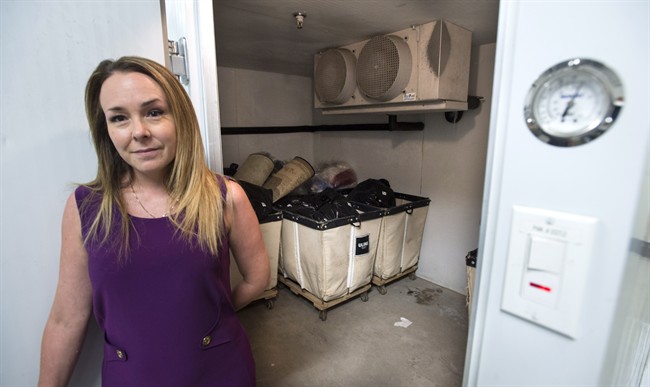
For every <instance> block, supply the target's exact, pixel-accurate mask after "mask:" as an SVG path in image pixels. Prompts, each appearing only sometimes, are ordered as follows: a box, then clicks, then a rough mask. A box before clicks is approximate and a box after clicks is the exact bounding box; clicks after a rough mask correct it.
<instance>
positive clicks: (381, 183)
mask: <svg viewBox="0 0 650 387" xmlns="http://www.w3.org/2000/svg"><path fill="white" fill-rule="evenodd" d="M348 199H349V200H352V201H354V202H358V203H364V204H367V205H370V206H373V207H381V208H390V207H395V205H396V202H395V192H394V191H393V189H392V188H391V187H390V183H389V182H388V180H386V179H367V180H364V181H362V182H361V183H359V184H357V186H356V187H354V188H353V189H352V191H350V193H349V194H348Z"/></svg>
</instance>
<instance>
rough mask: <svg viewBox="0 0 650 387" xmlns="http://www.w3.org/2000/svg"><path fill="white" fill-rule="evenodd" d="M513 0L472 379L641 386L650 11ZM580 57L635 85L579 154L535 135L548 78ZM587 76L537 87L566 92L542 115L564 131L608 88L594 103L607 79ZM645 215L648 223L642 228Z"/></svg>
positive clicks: (645, 332) (501, 62)
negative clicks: (530, 97) (528, 114)
mask: <svg viewBox="0 0 650 387" xmlns="http://www.w3.org/2000/svg"><path fill="white" fill-rule="evenodd" d="M500 4H501V5H500V9H499V32H498V40H497V55H496V58H497V59H496V64H495V80H494V89H493V90H494V92H493V98H492V100H493V101H495V102H494V104H493V105H492V112H491V124H490V143H489V144H490V145H489V147H490V149H489V156H488V170H487V174H486V187H485V191H484V192H485V195H484V207H483V219H482V222H481V242H480V249H479V251H480V253H481V254H480V257H479V263H478V270H479V271H478V276H477V278H478V283H477V288H476V289H477V291H476V294H477V297H476V299H475V302H474V304H473V306H472V310H473V315H472V319H471V322H470V332H469V340H468V352H467V358H466V359H467V361H466V362H465V379H464V384H465V385H467V386H488V385H491V386H496V385H509V386H532V385H535V386H539V385H546V386H551V385H553V386H559V385H562V386H577V385H581V386H600V385H608V386H609V385H630V386H632V385H639V384H638V381H640V380H641V379H642V376H643V374H642V369H643V367H644V362H646V361H647V359H648V349H649V348H650V345H648V344H647V343H648V338H649V337H650V328H648V327H649V326H650V325H648V312H647V311H648V307H649V305H648V300H649V298H648V294H647V291H648V285H647V284H648V277H647V275H648V263H647V259H646V258H642V257H641V256H640V254H638V253H637V254H630V251H629V249H630V246H631V243H630V242H631V238H633V237H635V238H636V239H637V243H639V244H641V245H642V246H647V245H646V244H644V243H645V242H644V241H642V239H643V234H644V232H643V228H645V229H646V230H647V224H645V226H644V225H643V224H644V223H645V222H647V221H648V217H647V215H648V214H647V211H648V203H647V200H648V197H647V196H645V197H643V198H644V199H642V196H641V193H642V192H643V190H642V188H643V187H644V185H645V187H646V189H647V184H648V182H649V181H650V180H649V179H648V178H647V175H644V174H647V173H648V172H647V169H646V166H647V163H648V151H649V148H648V146H649V144H650V130H649V128H650V116H648V106H649V105H650V101H649V100H648V97H649V94H648V89H649V88H650V73H649V72H648V68H650V63H649V59H650V55H649V54H650V50H649V47H650V41H649V39H650V27H649V26H650V3H648V2H647V1H630V2H613V1H586V2H580V1H564V2H560V1H554V2H552V1H502V2H501V3H500ZM574 58H584V59H589V60H595V61H598V62H601V63H603V64H605V65H606V66H607V67H608V68H610V69H611V70H612V71H614V72H615V73H616V74H617V75H618V77H619V78H620V80H621V82H622V85H623V90H624V93H623V107H622V109H621V111H620V113H619V114H618V116H616V117H615V118H614V119H613V121H612V122H613V124H612V126H611V127H610V128H609V129H608V130H607V131H606V132H604V133H603V134H602V136H600V137H598V138H595V139H593V140H592V141H590V142H588V143H584V144H581V145H576V146H554V145H549V144H547V143H545V142H544V141H541V140H548V139H550V138H551V137H542V136H540V137H541V138H538V137H536V136H535V135H533V133H532V132H531V130H529V129H528V126H527V121H526V119H525V117H524V105H525V100H526V96H527V93H528V90H529V89H530V88H531V86H532V85H533V84H534V83H535V80H536V79H537V78H538V76H539V75H540V74H542V73H543V72H544V71H545V70H546V69H548V68H549V67H551V66H554V65H555V64H558V63H565V64H567V63H571V66H573V65H575V64H576V63H578V62H577V61H575V60H572V59H574ZM569 61H570V62H569ZM580 63H587V61H581V62H580ZM570 71H573V70H570ZM594 73H595V74H599V73H598V72H594ZM554 74H559V75H562V74H566V73H564V72H555V73H554ZM575 79H576V80H568V81H567V82H564V83H562V82H558V83H555V84H552V83H551V84H550V85H549V84H545V83H544V82H543V81H542V82H538V83H535V85H536V87H538V86H540V87H541V85H549V87H548V89H545V90H555V94H554V96H553V97H552V98H548V99H544V97H542V98H539V99H537V101H538V102H539V105H537V106H538V107H539V108H540V109H539V110H538V112H543V111H547V112H549V114H548V115H547V117H551V116H552V115H555V114H557V115H556V117H557V120H558V122H565V121H564V120H565V119H566V122H567V123H569V122H572V123H576V122H580V120H581V115H580V114H576V109H579V110H578V113H580V112H586V111H587V110H588V108H589V106H590V98H591V102H593V101H596V100H598V99H597V98H598V95H603V96H605V95H606V93H604V92H601V93H598V92H595V93H592V94H591V95H590V94H589V92H588V85H589V84H592V85H594V84H595V82H594V81H593V80H590V81H587V80H584V79H583V78H578V77H576V78H575ZM599 79H605V78H599ZM572 84H573V86H570V85H572ZM582 85H584V86H585V88H582ZM555 86H559V87H557V88H555V89H553V87H555ZM565 87H566V88H565ZM549 94H550V93H549ZM549 94H546V95H549ZM612 94H613V93H612ZM540 95H543V94H542V93H540ZM607 98H608V97H605V98H603V99H602V100H603V101H607ZM546 101H549V102H548V104H547V103H546ZM550 101H553V103H554V104H552V103H551V102H550ZM614 102H615V103H619V102H620V99H616V100H615V101H614ZM574 108H575V109H574ZM545 109H546V110H545ZM594 111H596V110H595V109H594ZM542 114H543V113H542ZM582 117H586V115H585V116H582ZM551 120H552V119H551ZM551 120H548V121H551ZM548 121H547V122H548ZM528 122H530V121H528ZM605 122H608V120H607V119H605ZM533 129H534V128H533ZM574 133H575V132H566V133H565V134H567V135H574ZM575 137H576V139H579V137H578V136H577V135H576V136H575ZM572 140H573V139H572ZM577 143H580V142H579V141H577V142H573V141H572V142H571V143H568V144H567V145H572V144H577ZM646 192H647V191H646ZM646 195H647V193H646ZM644 200H645V201H644ZM639 203H641V204H643V205H639ZM531 209H534V212H533V211H531ZM644 212H645V213H644ZM541 214H543V215H541ZM575 215H579V216H580V217H576V216H575ZM637 215H639V216H640V217H641V226H639V227H638V229H635V228H634V222H635V219H636V217H637ZM565 220H566V222H565ZM585 220H588V221H589V222H591V221H592V220H595V226H596V227H595V232H594V233H593V234H592V231H594V228H592V227H591V226H590V225H591V224H594V223H587V222H586V221H585ZM572 227H575V228H572ZM637 231H638V232H639V234H640V235H637V234H635V232H637ZM543 233H545V234H546V235H543ZM589 235H595V238H594V239H590V238H589ZM645 235H646V237H647V234H645ZM522 247H523V248H522ZM565 248H566V250H565ZM643 250H644V251H645V252H646V253H643V254H647V248H643ZM644 260H645V261H644ZM538 264H540V265H538ZM551 264H557V266H555V267H553V268H551V267H550V266H549V265H551ZM637 275H638V276H639V277H638V278H639V279H640V280H636V279H635V277H636V276H637ZM637 311H638V313H637ZM635 313H636V314H635ZM628 322H629V323H632V324H634V326H632V327H630V329H626V328H625V327H624V326H625V325H626V324H627V323H628ZM624 329H625V336H623V335H622V333H623V330H624ZM623 340H628V342H629V343H633V344H634V345H635V347H630V346H627V344H626V343H625V342H623ZM646 385H647V384H646Z"/></svg>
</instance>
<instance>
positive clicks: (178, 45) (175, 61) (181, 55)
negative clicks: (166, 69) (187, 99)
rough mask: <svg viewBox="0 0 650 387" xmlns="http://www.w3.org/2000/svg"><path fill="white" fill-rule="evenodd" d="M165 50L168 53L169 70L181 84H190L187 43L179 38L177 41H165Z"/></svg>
mask: <svg viewBox="0 0 650 387" xmlns="http://www.w3.org/2000/svg"><path fill="white" fill-rule="evenodd" d="M167 49H168V51H169V63H170V65H171V70H172V72H173V73H174V74H176V76H177V77H178V80H179V81H181V83H182V84H184V85H188V84H189V83H190V72H189V64H188V57H187V41H186V39H185V38H180V39H178V41H174V40H167Z"/></svg>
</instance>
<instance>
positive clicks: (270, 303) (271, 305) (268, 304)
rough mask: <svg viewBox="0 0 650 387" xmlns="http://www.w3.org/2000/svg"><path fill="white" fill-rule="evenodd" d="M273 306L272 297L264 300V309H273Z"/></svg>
mask: <svg viewBox="0 0 650 387" xmlns="http://www.w3.org/2000/svg"><path fill="white" fill-rule="evenodd" d="M274 306H275V300H273V299H270V300H266V309H269V310H270V309H273V307H274Z"/></svg>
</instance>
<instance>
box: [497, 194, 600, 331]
mask: <svg viewBox="0 0 650 387" xmlns="http://www.w3.org/2000/svg"><path fill="white" fill-rule="evenodd" d="M597 225H598V219H596V218H593V217H588V216H582V215H576V214H570V213H565V212H558V211H551V210H545V209H539V208H531V207H524V206H513V212H512V224H511V229H510V244H509V247H508V257H507V266H506V272H505V283H504V288H503V298H502V302H501V309H502V310H504V311H506V312H508V313H511V314H514V315H516V316H519V317H521V318H524V319H526V320H529V321H532V322H534V323H536V324H539V325H542V326H545V327H547V328H549V329H551V330H554V331H556V332H559V333H562V334H564V335H566V336H568V337H571V338H577V337H578V334H579V320H580V310H581V305H582V299H583V297H584V293H585V286H586V283H587V274H588V271H589V264H590V260H591V256H592V251H593V245H594V243H595V237H596V230H597Z"/></svg>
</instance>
